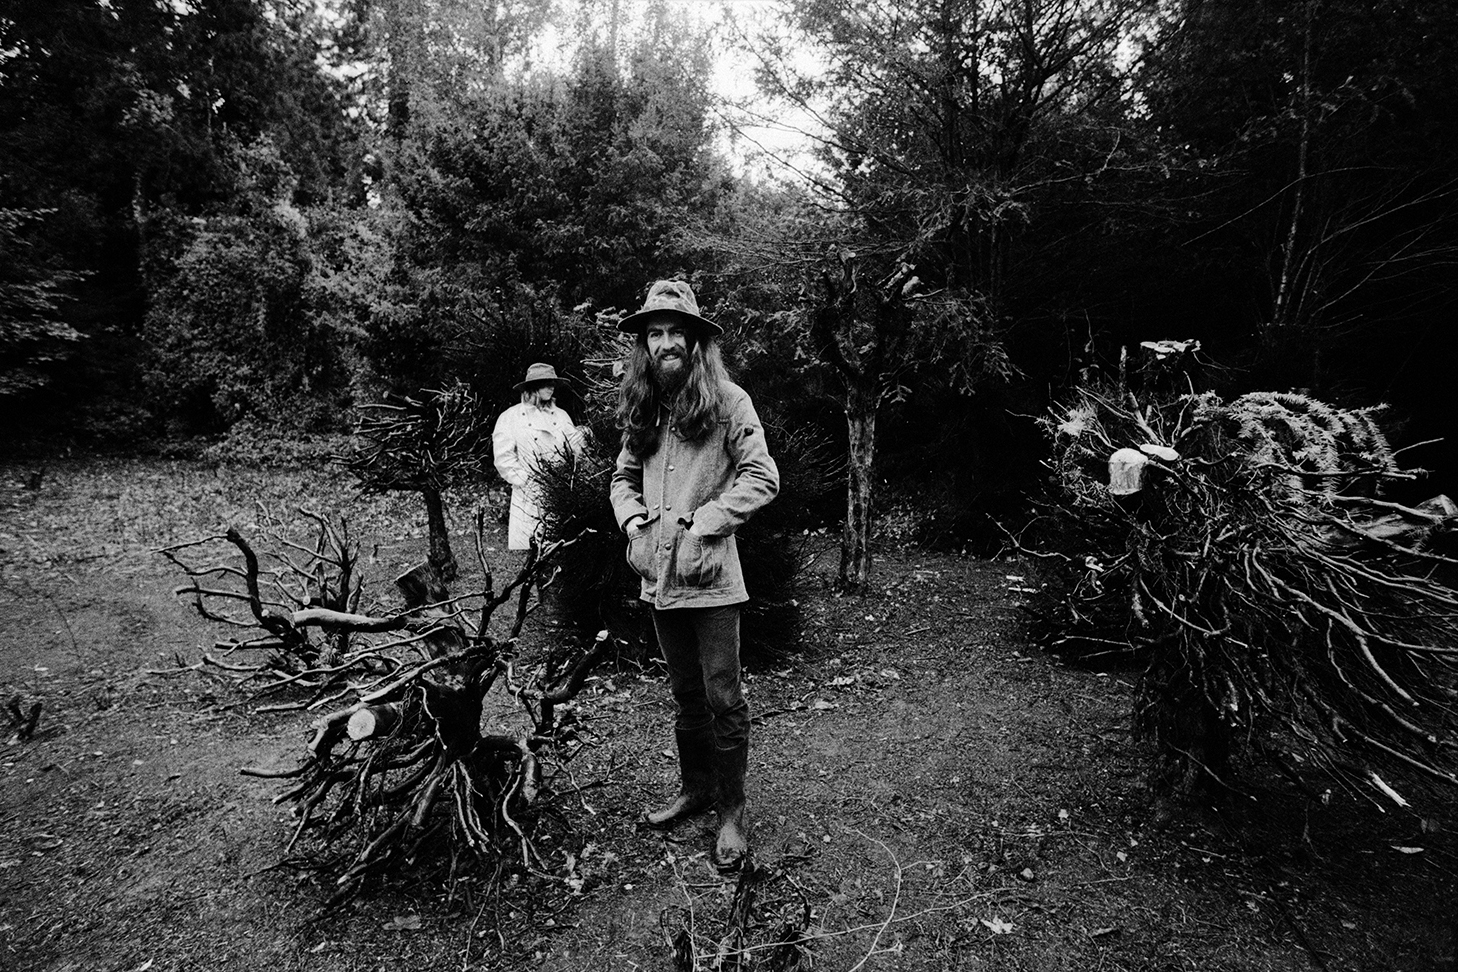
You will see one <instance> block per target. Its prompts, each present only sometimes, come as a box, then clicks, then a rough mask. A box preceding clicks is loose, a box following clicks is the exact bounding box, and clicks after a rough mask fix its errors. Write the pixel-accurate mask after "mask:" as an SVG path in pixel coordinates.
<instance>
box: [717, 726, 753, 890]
mask: <svg viewBox="0 0 1458 972" xmlns="http://www.w3.org/2000/svg"><path fill="white" fill-rule="evenodd" d="M748 765H749V744H748V743H747V742H746V743H741V744H740V745H738V746H734V747H732V748H730V749H721V750H719V753H718V759H717V760H716V761H715V764H714V769H715V780H716V782H717V784H718V797H719V836H718V839H717V840H715V842H714V866H715V867H717V868H719V869H720V870H723V871H736V870H738V869H739V866H740V865H741V864H743V863H744V859H745V857H747V856H748V854H749V814H748V812H747V811H746V809H745V799H744V772H745V769H746V768H747V767H748Z"/></svg>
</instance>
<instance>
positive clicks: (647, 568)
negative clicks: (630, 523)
mask: <svg viewBox="0 0 1458 972" xmlns="http://www.w3.org/2000/svg"><path fill="white" fill-rule="evenodd" d="M626 556H627V558H628V566H629V567H631V568H633V573H635V574H637V575H638V576H639V577H642V578H643V579H644V580H650V581H656V580H657V579H658V565H657V563H656V562H655V561H654V559H653V523H652V521H645V522H643V523H640V524H638V525H637V526H635V527H634V528H633V529H632V530H630V531H628V550H627V554H626Z"/></svg>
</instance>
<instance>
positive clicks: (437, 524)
mask: <svg viewBox="0 0 1458 972" xmlns="http://www.w3.org/2000/svg"><path fill="white" fill-rule="evenodd" d="M420 495H422V496H424V497H425V520H426V523H427V524H428V526H429V527H430V555H429V557H428V560H429V562H430V566H431V567H433V568H435V572H436V574H437V575H439V576H440V579H441V581H442V582H444V583H446V584H449V583H450V582H451V581H453V580H455V579H456V574H457V573H458V571H457V568H456V555H455V554H453V553H451V538H450V534H449V533H448V532H447V531H446V519H445V503H444V502H443V501H442V500H441V497H440V490H438V489H432V488H430V487H427V488H425V489H422V490H421V491H420Z"/></svg>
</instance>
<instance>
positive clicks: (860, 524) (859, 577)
mask: <svg viewBox="0 0 1458 972" xmlns="http://www.w3.org/2000/svg"><path fill="white" fill-rule="evenodd" d="M876 405H877V396H876V395H875V393H874V392H867V391H866V390H865V389H862V388H857V387H854V386H852V387H851V389H850V390H849V391H848V392H847V393H846V402H845V420H846V428H847V431H848V433H849V445H850V457H849V468H848V470H847V475H846V504H845V531H844V532H843V533H842V534H841V540H840V578H839V581H840V586H841V588H843V589H845V590H858V589H859V588H860V587H861V586H862V585H864V584H865V583H866V581H867V580H869V579H870V576H871V490H872V488H873V485H874V483H873V480H872V479H871V476H872V465H873V464H874V461H875V458H876Z"/></svg>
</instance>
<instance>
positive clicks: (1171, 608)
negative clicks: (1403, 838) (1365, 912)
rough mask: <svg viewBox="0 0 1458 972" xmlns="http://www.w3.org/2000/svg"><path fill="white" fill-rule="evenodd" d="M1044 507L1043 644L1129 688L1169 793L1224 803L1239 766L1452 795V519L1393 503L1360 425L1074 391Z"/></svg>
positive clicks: (1456, 720)
mask: <svg viewBox="0 0 1458 972" xmlns="http://www.w3.org/2000/svg"><path fill="white" fill-rule="evenodd" d="M1044 424H1045V428H1046V430H1047V432H1048V434H1049V436H1050V438H1051V440H1052V457H1051V460H1050V466H1051V469H1052V473H1053V480H1054V486H1055V490H1056V495H1055V497H1054V499H1053V501H1052V502H1051V503H1050V505H1049V509H1048V511H1047V513H1048V515H1047V517H1046V518H1045V519H1044V520H1042V522H1041V526H1042V527H1051V529H1038V528H1037V527H1038V524H1035V526H1034V530H1033V534H1029V535H1028V536H1031V535H1036V536H1037V537H1038V539H1037V540H1036V541H1034V540H1031V539H1028V538H1027V537H1024V538H1021V539H1020V541H1019V542H1020V543H1021V544H1022V545H1023V546H1024V547H1025V549H1028V550H1029V551H1030V552H1036V553H1039V554H1040V555H1041V556H1043V557H1044V558H1045V562H1046V563H1048V564H1050V565H1051V566H1052V567H1053V570H1052V571H1051V575H1052V576H1053V577H1054V578H1056V579H1057V580H1056V582H1054V583H1051V584H1050V585H1049V587H1048V588H1047V589H1046V594H1045V601H1044V603H1042V604H1041V605H1040V607H1041V608H1042V610H1041V611H1040V614H1042V616H1043V619H1044V623H1045V625H1046V628H1045V633H1046V635H1047V640H1048V641H1049V643H1050V644H1051V646H1052V647H1053V648H1054V649H1055V650H1058V651H1061V652H1064V653H1067V654H1068V655H1069V656H1071V657H1075V658H1081V659H1085V660H1088V661H1090V662H1097V663H1099V664H1106V663H1108V662H1109V661H1110V660H1111V659H1114V658H1122V659H1123V660H1124V661H1126V662H1130V663H1132V664H1134V665H1135V666H1137V671H1138V672H1139V679H1138V688H1137V696H1136V703H1135V706H1136V710H1135V725H1136V728H1137V729H1139V730H1142V731H1143V732H1144V733H1145V734H1147V735H1148V736H1149V737H1151V738H1152V739H1153V740H1154V741H1155V742H1156V744H1157V748H1158V752H1159V754H1160V771H1159V772H1158V773H1157V774H1156V784H1157V787H1158V788H1159V789H1160V790H1161V792H1162V793H1163V794H1165V795H1166V796H1169V795H1174V796H1180V797H1185V798H1188V797H1192V796H1197V795H1200V796H1205V797H1211V796H1218V795H1219V793H1220V791H1221V790H1223V789H1224V787H1225V786H1227V785H1229V783H1230V781H1231V775H1230V774H1231V771H1232V765H1233V759H1234V757H1235V756H1236V755H1238V754H1239V753H1240V752H1242V751H1244V752H1248V753H1249V752H1254V753H1257V754H1260V755H1263V756H1265V757H1268V758H1270V759H1271V760H1272V761H1273V762H1274V764H1275V765H1276V766H1277V768H1278V769H1281V770H1282V771H1283V772H1284V773H1286V775H1287V776H1288V777H1289V778H1291V779H1292V780H1299V774H1298V773H1297V772H1296V771H1297V769H1298V767H1297V766H1296V765H1295V764H1298V763H1304V764H1306V765H1310V766H1315V767H1319V768H1322V769H1325V770H1327V771H1329V772H1331V773H1332V774H1333V775H1334V776H1335V777H1336V778H1337V779H1338V780H1340V781H1342V782H1343V783H1347V784H1352V783H1355V782H1356V781H1357V780H1358V779H1362V780H1363V781H1365V783H1367V784H1370V785H1372V786H1376V787H1377V788H1378V789H1381V790H1383V791H1384V792H1387V793H1388V795H1389V796H1391V795H1392V793H1391V792H1390V791H1389V790H1388V784H1387V783H1386V782H1385V781H1383V780H1382V778H1381V777H1380V776H1378V775H1377V774H1376V773H1375V769H1380V768H1383V767H1384V766H1393V765H1394V764H1395V765H1400V766H1402V767H1404V768H1406V769H1407V770H1416V771H1418V772H1419V773H1420V774H1421V775H1423V776H1426V777H1430V778H1432V779H1436V780H1440V781H1443V782H1444V783H1448V784H1458V774H1455V769H1458V691H1455V688H1458V677H1455V676H1458V671H1455V667H1458V666H1455V662H1458V593H1455V591H1454V590H1453V589H1452V588H1451V587H1450V586H1447V585H1445V584H1444V583H1443V582H1442V581H1441V580H1440V579H1439V578H1440V577H1441V576H1442V574H1443V572H1445V571H1446V572H1449V574H1450V575H1451V573H1452V571H1453V568H1454V567H1458V557H1455V549H1454V547H1455V545H1454V543H1453V540H1454V539H1455V528H1458V516H1455V513H1458V509H1455V507H1454V506H1453V504H1452V503H1451V502H1450V501H1448V500H1447V499H1446V498H1445V497H1435V498H1433V499H1431V500H1428V501H1426V502H1423V503H1417V504H1405V503H1401V502H1397V501H1395V500H1393V499H1391V498H1388V497H1390V496H1391V495H1393V493H1392V492H1391V490H1392V487H1393V486H1395V485H1398V484H1404V485H1407V486H1408V488H1410V483H1411V481H1412V480H1414V479H1415V478H1416V477H1417V471H1414V470H1403V469H1401V468H1399V466H1398V463H1397V461H1396V459H1395V457H1394V453H1393V450H1392V449H1391V447H1390V446H1389V444H1388V442H1387V439H1386V438H1385V437H1384V435H1383V433H1382V432H1381V431H1380V430H1379V429H1378V428H1377V426H1376V425H1375V424H1374V422H1373V419H1372V413H1371V410H1344V409H1339V408H1333V407H1330V406H1327V405H1325V404H1323V403H1321V402H1319V401H1315V400H1313V399H1311V398H1309V397H1305V396H1303V395H1298V394H1278V393H1256V394H1249V395H1245V396H1243V397H1240V398H1237V399H1235V400H1233V401H1229V402H1226V401H1222V400H1221V399H1220V398H1218V397H1217V396H1215V395H1214V394H1211V393H1205V394H1185V395H1174V394H1164V395H1152V396H1149V397H1147V398H1146V399H1145V400H1140V399H1139V398H1137V397H1136V396H1135V395H1134V394H1132V393H1131V392H1130V391H1129V390H1128V388H1127V387H1126V386H1115V387H1110V388H1106V389H1102V390H1098V389H1092V388H1085V389H1083V390H1081V391H1080V392H1079V394H1078V395H1077V398H1076V399H1075V400H1074V401H1073V403H1072V404H1070V405H1068V406H1066V407H1063V408H1061V409H1058V410H1056V412H1055V414H1054V415H1053V416H1052V417H1051V418H1049V419H1047V420H1045V423H1044Z"/></svg>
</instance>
